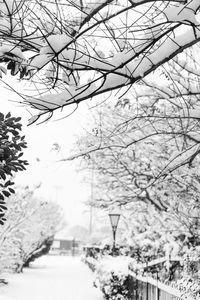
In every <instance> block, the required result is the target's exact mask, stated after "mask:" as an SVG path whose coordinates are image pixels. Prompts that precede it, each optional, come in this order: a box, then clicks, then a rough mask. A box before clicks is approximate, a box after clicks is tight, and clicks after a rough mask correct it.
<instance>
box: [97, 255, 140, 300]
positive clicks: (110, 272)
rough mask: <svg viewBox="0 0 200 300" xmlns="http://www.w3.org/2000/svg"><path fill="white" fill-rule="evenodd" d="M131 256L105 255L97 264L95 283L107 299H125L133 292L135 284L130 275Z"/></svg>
mask: <svg viewBox="0 0 200 300" xmlns="http://www.w3.org/2000/svg"><path fill="white" fill-rule="evenodd" d="M130 261H131V259H130V258H129V257H124V256H117V257H111V256H108V257H105V258H104V259H102V260H100V261H99V263H98V264H97V266H96V280H95V285H96V286H97V287H99V288H100V290H101V291H102V292H103V294H104V297H105V298H106V299H112V300H122V299H123V300H125V299H130V298H131V296H132V294H133V289H134V285H133V284H130V283H132V277H131V276H130V275H129V263H130Z"/></svg>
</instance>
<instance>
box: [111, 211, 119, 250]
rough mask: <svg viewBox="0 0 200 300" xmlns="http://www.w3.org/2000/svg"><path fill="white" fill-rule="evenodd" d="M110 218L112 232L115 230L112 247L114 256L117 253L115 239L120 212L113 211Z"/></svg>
mask: <svg viewBox="0 0 200 300" xmlns="http://www.w3.org/2000/svg"><path fill="white" fill-rule="evenodd" d="M108 215H109V218H110V223H111V226H112V232H113V248H112V255H113V256H114V254H115V240H116V231H117V226H118V223H119V219H120V213H117V212H111V213H109V214H108Z"/></svg>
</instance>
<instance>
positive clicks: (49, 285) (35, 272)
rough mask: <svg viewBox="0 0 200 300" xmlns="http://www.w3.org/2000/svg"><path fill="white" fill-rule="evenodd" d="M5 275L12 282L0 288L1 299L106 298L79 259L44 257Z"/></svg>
mask: <svg viewBox="0 0 200 300" xmlns="http://www.w3.org/2000/svg"><path fill="white" fill-rule="evenodd" d="M4 278H6V279H8V281H9V284H8V285H6V286H3V287H2V286H1V287H0V300H103V296H102V294H101V293H100V291H99V290H98V289H96V288H94V287H93V274H92V273H91V271H90V270H89V269H88V267H87V266H86V265H84V264H83V263H82V262H81V261H80V258H73V257H67V256H46V257H42V258H40V259H38V260H37V261H35V262H34V263H33V265H32V267H31V268H30V269H25V270H24V273H23V274H14V275H8V276H6V277H5V276H4Z"/></svg>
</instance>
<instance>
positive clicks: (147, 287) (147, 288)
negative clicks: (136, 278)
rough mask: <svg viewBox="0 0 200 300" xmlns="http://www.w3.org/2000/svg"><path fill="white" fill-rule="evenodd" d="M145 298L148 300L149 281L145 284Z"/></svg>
mask: <svg viewBox="0 0 200 300" xmlns="http://www.w3.org/2000/svg"><path fill="white" fill-rule="evenodd" d="M146 300H149V283H148V282H147V286H146Z"/></svg>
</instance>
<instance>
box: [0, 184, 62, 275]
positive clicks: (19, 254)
mask: <svg viewBox="0 0 200 300" xmlns="http://www.w3.org/2000/svg"><path fill="white" fill-rule="evenodd" d="M6 217H7V222H6V223H5V224H4V225H3V226H2V228H1V231H0V261H1V270H2V269H5V268H7V269H13V270H15V271H18V272H20V271H22V269H23V267H24V266H25V265H28V263H29V262H30V261H32V260H33V259H34V258H36V257H38V256H39V255H42V254H43V253H45V252H46V251H47V250H48V249H49V245H48V244H49V243H50V241H51V240H52V238H53V236H54V235H55V233H56V232H57V231H58V230H60V229H61V226H62V213H61V210H60V207H59V206H58V205H57V204H55V203H51V202H48V203H44V202H43V201H41V200H40V199H37V198H35V197H34V190H30V189H29V188H28V187H25V188H23V189H19V190H18V192H17V193H16V194H15V196H12V199H11V198H10V201H9V203H8V210H7V216H6Z"/></svg>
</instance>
